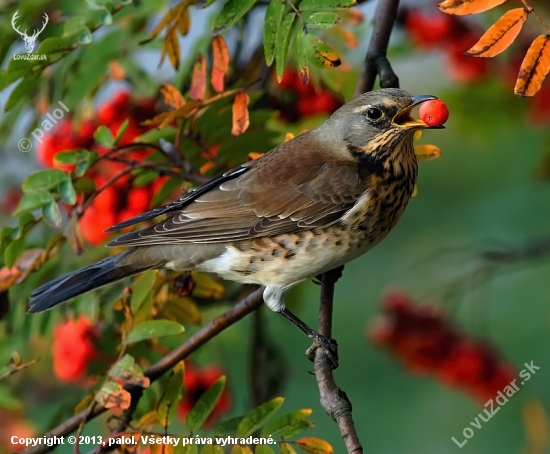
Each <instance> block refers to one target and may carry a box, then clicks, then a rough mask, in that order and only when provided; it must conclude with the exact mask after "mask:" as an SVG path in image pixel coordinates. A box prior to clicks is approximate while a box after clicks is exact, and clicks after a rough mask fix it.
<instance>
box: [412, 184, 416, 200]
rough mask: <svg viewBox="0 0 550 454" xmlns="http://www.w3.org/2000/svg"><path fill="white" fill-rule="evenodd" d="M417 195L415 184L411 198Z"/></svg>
mask: <svg viewBox="0 0 550 454" xmlns="http://www.w3.org/2000/svg"><path fill="white" fill-rule="evenodd" d="M417 195H418V186H417V185H416V184H415V185H414V188H413V192H412V194H411V197H416V196H417Z"/></svg>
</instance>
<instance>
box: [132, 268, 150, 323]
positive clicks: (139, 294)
mask: <svg viewBox="0 0 550 454" xmlns="http://www.w3.org/2000/svg"><path fill="white" fill-rule="evenodd" d="M156 275H157V272H156V271H155V270H149V271H145V272H144V273H141V274H140V275H139V276H138V277H137V278H136V280H135V281H134V286H133V288H132V296H131V297H130V309H131V310H132V313H134V314H135V313H136V312H137V310H138V309H139V308H140V307H141V305H142V304H143V302H144V301H145V298H146V297H147V295H149V294H150V293H151V289H152V288H153V283H154V282H155V277H156Z"/></svg>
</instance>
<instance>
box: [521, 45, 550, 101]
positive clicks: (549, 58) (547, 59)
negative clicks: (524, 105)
mask: <svg viewBox="0 0 550 454" xmlns="http://www.w3.org/2000/svg"><path fill="white" fill-rule="evenodd" d="M548 71H550V35H540V36H538V37H537V38H535V40H534V41H533V42H532V43H531V46H529V49H528V50H527V53H526V54H525V57H524V58H523V62H522V63H521V68H520V70H519V75H518V80H517V81H516V86H515V87H514V93H515V94H516V95H517V96H520V97H524V96H533V95H534V94H535V93H536V92H537V91H539V90H540V87H541V86H542V83H543V82H544V79H545V78H546V75H547V74H548Z"/></svg>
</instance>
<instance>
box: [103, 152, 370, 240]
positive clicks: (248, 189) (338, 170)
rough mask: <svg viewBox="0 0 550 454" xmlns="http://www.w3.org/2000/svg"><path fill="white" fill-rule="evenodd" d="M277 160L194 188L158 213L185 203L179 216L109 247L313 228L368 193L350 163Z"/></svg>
mask: <svg viewBox="0 0 550 454" xmlns="http://www.w3.org/2000/svg"><path fill="white" fill-rule="evenodd" d="M280 157H281V156H277V153H270V154H269V155H266V156H264V157H263V158H261V159H259V160H258V161H253V162H250V163H247V164H245V165H244V168H245V169H246V171H241V172H238V171H237V172H235V175H234V177H233V178H225V179H221V181H218V182H217V183H216V184H215V185H211V186H210V188H209V189H207V190H203V189H202V187H199V188H197V190H196V191H195V194H193V193H192V194H191V195H194V197H192V198H191V199H190V200H185V199H186V198H184V199H181V200H180V201H178V202H174V203H172V204H170V205H167V207H171V208H169V209H167V208H166V207H162V208H160V209H157V211H158V210H160V211H162V212H168V211H172V210H173V209H174V208H173V206H174V205H176V204H178V203H181V201H183V200H185V203H184V206H183V207H182V209H181V211H180V212H179V213H177V214H175V215H173V216H170V217H168V218H167V219H165V220H164V221H162V222H160V223H158V224H156V225H155V226H153V227H149V228H146V229H143V230H139V231H136V232H131V233H127V234H124V235H122V236H121V237H119V238H117V239H116V240H114V241H112V242H111V243H109V246H119V245H123V246H130V245H132V246H137V245H153V244H174V243H189V242H192V243H213V242H226V241H236V240H244V239H249V238H257V237H262V236H272V235H278V234H282V233H292V232H297V231H300V230H304V229H312V228H315V227H320V226H325V225H328V224H331V223H333V222H335V221H337V220H338V219H340V218H341V217H342V216H343V215H344V213H345V212H346V211H347V210H349V209H350V208H351V207H352V206H353V205H354V204H355V202H356V201H357V199H358V198H359V197H360V196H361V194H363V193H364V191H365V190H366V187H365V186H364V184H363V182H362V181H361V180H360V178H359V176H358V172H357V164H356V163H355V162H354V161H329V162H326V161H325V162H319V161H320V159H318V158H317V159H309V160H308V159H307V158H304V159H294V160H293V162H292V163H286V162H284V161H281V159H280ZM274 164H280V165H274ZM237 170H238V169H237ZM207 184H208V183H207ZM187 198H188V199H189V197H187ZM163 210H164V211H163ZM159 214H161V213H159ZM151 217H153V216H149V215H148V214H147V213H146V214H145V215H142V216H141V218H142V219H143V218H145V219H148V218H151ZM138 218H140V217H138ZM133 223H134V222H132V220H130V221H128V225H130V224H133Z"/></svg>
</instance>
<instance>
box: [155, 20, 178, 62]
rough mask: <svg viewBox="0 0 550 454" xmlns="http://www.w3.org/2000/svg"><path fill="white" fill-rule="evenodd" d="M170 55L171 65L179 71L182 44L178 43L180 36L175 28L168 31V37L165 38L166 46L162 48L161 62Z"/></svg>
mask: <svg viewBox="0 0 550 454" xmlns="http://www.w3.org/2000/svg"><path fill="white" fill-rule="evenodd" d="M166 54H168V58H169V60H170V63H172V66H173V67H174V68H175V69H178V66H179V64H180V44H179V41H178V34H177V32H176V29H175V28H170V29H168V32H167V33H166V37H165V38H164V44H163V46H162V55H161V57H160V62H161V63H162V62H163V60H164V56H165V55H166Z"/></svg>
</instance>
